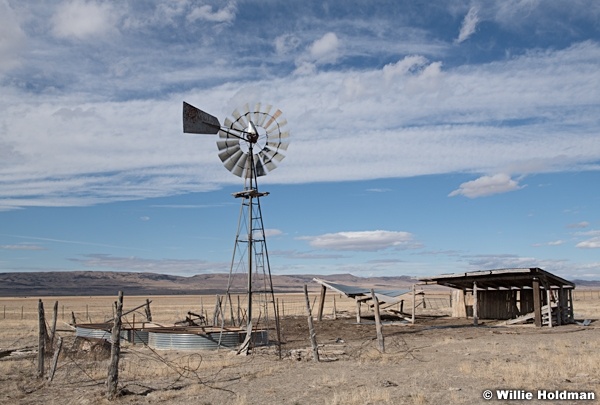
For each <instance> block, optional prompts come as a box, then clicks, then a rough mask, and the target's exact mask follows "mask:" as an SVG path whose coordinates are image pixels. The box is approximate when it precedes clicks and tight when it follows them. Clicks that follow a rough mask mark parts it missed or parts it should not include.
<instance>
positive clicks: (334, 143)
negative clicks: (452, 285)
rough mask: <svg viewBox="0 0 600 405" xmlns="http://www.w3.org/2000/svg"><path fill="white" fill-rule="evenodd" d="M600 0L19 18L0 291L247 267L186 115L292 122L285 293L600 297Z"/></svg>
mask: <svg viewBox="0 0 600 405" xmlns="http://www.w3.org/2000/svg"><path fill="white" fill-rule="evenodd" d="M598 21H600V2H597V1H595V0H590V1H569V2H565V1H551V0H550V1H541V0H539V1H536V0H530V1H529V0H506V1H501V2H490V1H446V0H444V1H442V0H439V1H437V0H432V1H428V2H414V1H377V0H374V1H351V0H344V1H322V0H320V1H311V0H305V1H302V2H299V1H285V2H284V1H269V0H263V1H229V2H225V1H192V0H180V1H173V0H169V1H159V0H157V1H133V0H132V1H120V2H110V1H107V2H100V1H93V0H88V1H83V0H71V1H48V2H42V3H40V2H37V1H35V2H34V1H10V0H9V1H7V0H0V94H1V97H0V272H15V271H60V270H109V271H149V272H158V273H166V274H175V275H184V276H189V275H193V274H198V273H211V272H227V271H228V270H229V262H230V260H231V254H232V249H233V243H234V237H235V232H236V226H237V220H238V214H239V203H240V201H239V200H236V199H234V198H233V197H232V196H231V193H233V192H236V191H240V190H241V189H242V187H243V184H242V181H241V179H240V178H238V177H236V176H233V175H232V174H231V173H230V172H229V171H227V170H226V169H225V168H224V167H223V165H222V163H221V161H220V160H219V158H218V156H217V148H216V140H217V139H216V137H215V136H211V135H190V134H183V132H182V122H181V108H182V101H184V100H185V101H187V102H189V103H191V104H193V105H196V106H197V107H199V108H201V109H203V110H205V111H208V112H210V113H211V114H213V115H215V116H217V117H219V118H220V119H221V120H223V119H224V118H225V117H228V116H230V115H231V113H232V111H233V110H234V109H235V108H237V107H238V106H242V105H244V104H245V103H248V102H250V103H252V102H256V101H260V102H263V103H269V104H273V105H274V106H276V107H277V108H279V109H281V110H282V111H283V114H284V116H285V118H286V119H287V121H288V129H289V130H290V132H291V138H290V141H291V144H290V147H289V150H288V153H287V157H286V159H285V160H284V161H283V162H282V163H281V164H280V165H279V167H278V168H277V170H274V171H273V172H271V173H269V174H268V176H265V177H261V178H260V188H261V190H264V191H269V192H270V193H271V194H270V195H269V196H268V197H266V198H264V199H263V200H262V208H263V217H264V223H265V227H266V228H267V235H268V236H267V238H268V248H269V252H270V260H271V268H272V272H273V273H274V274H300V273H309V274H333V273H352V274H355V275H358V276H371V275H373V276H395V275H411V276H425V275H435V274H439V273H448V272H461V271H470V270H482V269H492V268H506V267H530V266H538V267H542V268H544V269H546V270H548V271H551V272H554V273H556V274H559V275H561V276H564V277H567V278H570V279H600V210H599V209H598V207H599V206H600V187H598V184H600V138H599V135H600V134H599V130H600V70H599V69H598V67H599V66H600V27H599V25H598Z"/></svg>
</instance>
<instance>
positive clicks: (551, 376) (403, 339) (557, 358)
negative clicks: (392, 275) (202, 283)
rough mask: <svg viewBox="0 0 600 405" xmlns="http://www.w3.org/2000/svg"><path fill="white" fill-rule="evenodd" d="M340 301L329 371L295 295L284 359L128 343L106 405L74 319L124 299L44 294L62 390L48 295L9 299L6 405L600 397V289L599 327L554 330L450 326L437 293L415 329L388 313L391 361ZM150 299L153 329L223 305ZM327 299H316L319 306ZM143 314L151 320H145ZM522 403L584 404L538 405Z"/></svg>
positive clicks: (259, 351)
mask: <svg viewBox="0 0 600 405" xmlns="http://www.w3.org/2000/svg"><path fill="white" fill-rule="evenodd" d="M333 297H334V296H332V295H328V299H327V303H326V305H325V311H324V314H325V315H324V318H323V320H322V321H320V322H319V321H317V320H316V319H315V321H314V324H315V328H316V339H317V342H318V344H319V355H320V361H319V362H315V361H313V360H312V352H311V350H310V347H311V346H310V341H309V333H308V322H307V316H306V312H305V301H304V298H303V297H302V296H301V295H294V294H284V295H280V296H278V299H279V300H280V301H281V302H280V305H281V307H282V308H283V309H282V310H280V312H281V313H282V321H281V332H282V336H281V342H282V345H281V347H282V350H281V354H282V358H281V359H280V358H279V352H278V347H277V345H271V346H266V347H258V348H255V349H254V350H253V351H252V353H251V354H250V355H247V356H246V355H237V354H235V352H233V351H231V350H227V349H220V350H218V351H208V350H204V351H171V350H161V351H157V350H152V349H150V348H148V347H147V346H144V345H140V344H137V345H132V344H123V345H122V352H121V358H120V362H119V389H120V390H121V394H122V395H121V396H120V397H118V398H117V399H115V400H113V401H109V400H108V399H106V397H105V393H106V385H105V381H106V378H107V370H108V365H109V358H108V354H107V353H106V351H102V350H99V351H85V350H82V349H81V346H80V345H77V344H75V336H74V333H73V332H71V331H70V328H69V327H68V325H66V322H68V321H69V320H70V318H71V311H73V312H74V313H75V315H76V317H77V321H78V322H101V321H104V320H106V319H109V318H111V317H112V308H113V302H114V300H115V297H41V299H42V300H43V302H44V305H45V311H46V317H47V318H48V319H50V318H51V313H52V307H53V305H54V302H55V301H58V302H59V305H58V313H57V315H58V329H59V331H58V336H61V337H63V339H64V345H63V348H64V349H63V353H62V356H61V358H60V359H59V362H58V368H57V371H56V374H55V376H54V379H53V381H52V382H49V381H48V380H47V377H45V378H37V376H36V375H37V356H36V354H35V349H36V345H37V336H38V318H37V305H38V299H40V298H37V297H28V298H2V299H0V311H3V312H0V353H2V352H6V351H8V350H12V349H23V350H21V352H20V354H18V355H15V353H13V355H10V356H9V355H5V356H4V357H1V358H0V387H1V390H0V403H7V404H9V403H10V404H38V403H44V404H115V403H116V404H155V403H156V404H159V403H164V404H167V403H168V404H172V403H196V404H239V405H243V404H478V403H485V402H487V401H485V400H484V399H483V398H482V392H483V391H484V390H486V389H490V390H493V391H494V392H495V390H497V389H512V390H524V391H526V392H534V393H535V392H537V391H538V390H548V391H552V392H554V391H557V390H558V391H562V390H567V391H570V392H573V391H583V392H591V391H593V392H595V393H596V394H600V322H598V321H595V320H596V319H598V314H600V293H599V292H589V294H588V295H586V294H585V292H579V291H577V294H575V303H574V307H575V314H576V317H577V318H578V319H591V320H594V321H592V323H591V324H590V325H589V326H580V325H577V324H573V325H565V326H560V327H554V328H548V327H544V328H535V327H533V326H530V325H525V326H510V327H509V326H503V325H502V322H500V321H490V320H483V321H480V323H479V326H477V327H475V326H473V325H472V322H471V320H468V319H456V318H451V317H449V316H448V314H449V308H447V307H446V306H445V305H444V300H443V298H440V296H439V295H437V296H435V295H432V296H429V297H428V298H427V299H428V301H427V302H428V305H427V308H426V309H423V308H422V307H419V310H418V312H417V315H418V316H417V319H416V323H415V324H414V325H411V324H408V323H405V322H399V321H398V320H397V319H393V318H391V317H389V316H384V325H383V335H384V337H385V352H384V353H382V352H380V351H379V350H378V342H377V339H376V329H375V324H374V321H373V318H372V317H369V314H368V313H366V311H363V315H365V318H364V319H363V321H362V323H361V324H357V323H356V316H355V306H354V302H353V301H351V300H348V299H345V298H343V297H340V296H336V312H335V314H336V316H335V318H336V319H334V316H333V301H332V299H333ZM426 297H427V295H426ZM146 298H150V299H151V300H152V304H151V308H152V313H153V318H154V321H156V322H163V323H169V322H170V323H172V322H174V321H176V320H180V319H183V318H184V317H185V314H186V313H187V311H190V310H191V311H196V312H198V311H200V310H203V311H204V312H203V313H207V314H209V313H210V311H212V307H213V306H214V303H215V298H214V297H211V296H204V297H199V296H158V297H127V296H126V297H125V300H124V309H125V310H127V309H128V308H133V307H135V306H137V305H140V304H142V303H143V302H144V301H145V300H146ZM316 301H317V296H316V295H312V296H311V302H312V305H313V307H315V302H316ZM134 313H136V316H137V317H138V319H139V320H141V319H142V317H143V315H142V313H140V312H134ZM313 315H315V314H314V313H313ZM132 316H133V313H132V314H129V315H128V317H129V318H128V319H129V321H131V317H132ZM46 363H47V364H48V365H49V364H50V363H51V357H49V358H48V359H47V360H46ZM596 401H598V400H597V399H596ZM596 401H584V402H596ZM491 402H497V403H498V402H501V401H498V400H495V401H491ZM511 402H516V403H523V402H534V403H537V402H544V403H546V402H558V403H561V404H568V403H580V402H574V401H569V400H562V401H538V400H537V399H535V397H534V399H533V400H532V401H511Z"/></svg>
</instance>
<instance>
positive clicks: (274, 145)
mask: <svg viewBox="0 0 600 405" xmlns="http://www.w3.org/2000/svg"><path fill="white" fill-rule="evenodd" d="M265 146H268V147H269V148H271V149H275V150H287V148H288V146H289V142H267V144H266V145H265Z"/></svg>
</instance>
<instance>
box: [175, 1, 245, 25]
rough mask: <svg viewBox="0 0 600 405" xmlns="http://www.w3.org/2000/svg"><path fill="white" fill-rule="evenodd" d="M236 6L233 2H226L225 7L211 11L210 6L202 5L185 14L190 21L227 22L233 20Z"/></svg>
mask: <svg viewBox="0 0 600 405" xmlns="http://www.w3.org/2000/svg"><path fill="white" fill-rule="evenodd" d="M236 13H237V7H236V5H235V4H234V3H228V4H227V5H226V6H225V7H223V8H221V9H217V10H216V11H213V8H212V6H209V5H203V6H200V7H196V8H194V9H192V11H191V12H190V13H189V14H188V15H187V19H188V21H190V22H194V21H197V20H202V21H210V22H217V23H228V22H232V21H233V20H235V16H236Z"/></svg>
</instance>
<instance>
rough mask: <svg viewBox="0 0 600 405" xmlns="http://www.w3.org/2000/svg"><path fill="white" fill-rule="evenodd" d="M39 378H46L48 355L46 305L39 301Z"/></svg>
mask: <svg viewBox="0 0 600 405" xmlns="http://www.w3.org/2000/svg"><path fill="white" fill-rule="evenodd" d="M38 332H39V333H38V373H37V376H38V378H42V377H43V376H44V355H45V354H46V353H45V351H46V318H45V316H44V303H43V302H42V300H41V299H40V300H39V301H38Z"/></svg>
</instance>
